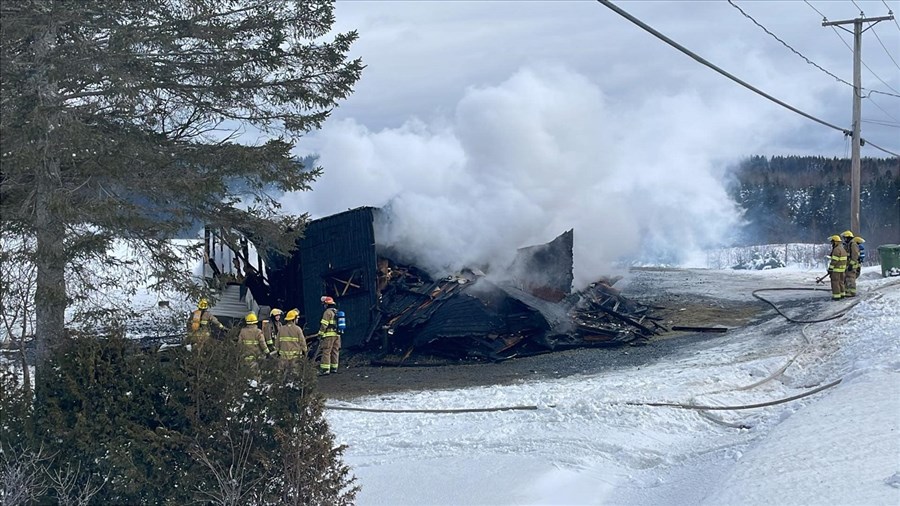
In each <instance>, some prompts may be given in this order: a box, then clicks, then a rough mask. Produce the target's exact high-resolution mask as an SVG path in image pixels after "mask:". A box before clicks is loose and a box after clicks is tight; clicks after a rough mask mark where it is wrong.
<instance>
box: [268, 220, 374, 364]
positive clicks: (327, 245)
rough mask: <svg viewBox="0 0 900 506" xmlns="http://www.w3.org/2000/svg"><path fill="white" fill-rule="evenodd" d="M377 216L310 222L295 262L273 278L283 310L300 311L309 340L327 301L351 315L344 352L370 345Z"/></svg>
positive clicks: (348, 316) (344, 341) (293, 260)
mask: <svg viewBox="0 0 900 506" xmlns="http://www.w3.org/2000/svg"><path fill="white" fill-rule="evenodd" d="M373 211H374V208H371V207H360V208H357V209H352V210H350V211H345V212H343V213H339V214H335V215H332V216H328V217H326V218H322V219H319V220H315V221H312V222H310V223H309V224H308V225H307V227H306V231H305V233H304V237H303V238H301V239H299V240H298V241H297V250H296V251H295V253H294V255H293V257H291V258H290V259H288V260H287V261H286V262H283V264H282V266H281V267H282V268H281V269H280V270H278V271H277V272H272V275H271V276H272V278H275V277H277V278H278V281H277V283H275V284H277V285H279V287H278V288H277V291H278V293H279V294H282V295H281V296H282V297H283V298H284V300H283V301H282V302H281V303H282V304H283V305H284V309H285V310H287V309H290V308H292V307H297V308H299V309H300V314H301V322H300V323H301V325H303V332H304V333H306V334H307V335H309V334H314V333H316V332H317V331H318V329H319V320H320V319H321V316H322V311H323V310H324V307H323V306H322V303H321V301H320V297H322V296H323V295H329V296H331V297H334V299H335V302H336V303H337V306H338V309H340V310H342V311H344V312H345V313H346V314H347V331H346V332H345V333H344V335H343V336H342V337H341V341H342V346H344V347H350V346H358V345H361V344H363V343H365V342H366V340H367V339H368V336H369V334H370V332H371V327H372V325H373V321H374V318H375V315H376V312H375V307H376V303H377V293H376V291H375V283H376V271H375V270H376V254H375V232H374V229H373V226H372V221H373ZM270 279H271V278H270Z"/></svg>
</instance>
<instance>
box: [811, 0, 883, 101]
mask: <svg viewBox="0 0 900 506" xmlns="http://www.w3.org/2000/svg"><path fill="white" fill-rule="evenodd" d="M883 1H884V0H882V2H883ZM803 3H805V4H806V5H808V6H809V8H810V9H812V10H814V11H816V13H817V14H818V15H819V16H822V23H825V22H827V21H828V18H827V17H826V16H825V15H824V14H822V11H820V10H819V9H816V7H815V6H814V5H813V4H811V3H809V1H808V0H803ZM885 5H887V4H885ZM892 14H893V13H892V12H891V11H890V9H889V10H888V15H892ZM894 23H897V20H896V19H894ZM897 26H898V28H900V25H897ZM831 29H832V30H833V31H834V33H835V35H837V37H838V39H840V40H841V42H843V43H844V45H845V46H847V49H849V50H850V51H853V48H852V47H850V44H847V41H846V40H844V38H843V37H841V34H840V32H838V31H837V28H835V27H834V26H832V27H831ZM862 64H863V66H864V67H866V70H868V71H869V72H871V73H872V75H873V76H875V77H876V78H877V79H878V80H879V81H881V82H882V83H884V85H885V86H887V87H888V88H890V89H892V90H894V88H892V87H891V85H889V84H887V83H885V82H884V79H882V78H881V77H879V76H878V74H876V73H875V72H873V71H872V69H870V68H869V66H868V65H866V62H862ZM867 91H868V92H869V93H868V94H872V93H877V94H879V95H887V96H889V97H897V98H900V92H897V90H894V91H895V92H897V94H894V93H888V92H886V91H880V90H867Z"/></svg>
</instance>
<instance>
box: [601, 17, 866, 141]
mask: <svg viewBox="0 0 900 506" xmlns="http://www.w3.org/2000/svg"><path fill="white" fill-rule="evenodd" d="M597 1H598V2H600V3H601V4H603V5H604V6H605V7H607V8H609V9H610V10H612V11H613V12H615V13H616V14H618V15H620V16H622V17H623V18H625V19H627V20H628V21H631V22H632V23H634V24H636V25H637V26H639V27H641V28H643V29H644V30H645V31H647V32H649V33H650V34H652V35H653V36H655V37H656V38H658V39H659V40H661V41H663V42H665V43H666V44H668V45H670V46H672V47H674V48H675V49H677V50H679V51H681V52H682V53H684V54H686V55H688V56H690V57H691V58H693V59H694V60H696V61H697V62H699V63H701V64H703V65H705V66H707V67H709V68H711V69H713V70H715V71H716V72H718V73H719V74H722V75H723V76H725V77H727V78H728V79H731V80H732V81H734V82H736V83H738V84H740V85H741V86H743V87H745V88H747V89H748V90H750V91H752V92H754V93H756V94H758V95H761V96H763V97H765V98H767V99H769V100H771V101H772V102H775V103H776V104H778V105H780V106H782V107H784V108H786V109H789V110H791V111H794V112H795V113H797V114H799V115H801V116H803V117H805V118H808V119H811V120H813V121H815V122H816V123H819V124H821V125H824V126H827V127H829V128H832V129H834V130H837V131H839V132H843V133H844V135H850V134H851V132H850V130H848V129H846V128H841V127H839V126H837V125H833V124H831V123H828V122H827V121H825V120H821V119H819V118H817V117H815V116H813V115H811V114H808V113H805V112H803V111H801V110H800V109H797V108H796V107H794V106H792V105H789V104H787V103H785V102H783V101H781V100H778V99H777V98H775V97H773V96H772V95H769V94H768V93H766V92H764V91H762V90H760V89H759V88H756V87H755V86H753V85H751V84H748V83H746V82H744V81H742V80H740V79H739V78H737V77H735V76H733V75H731V74H729V73H728V72H726V71H724V70H722V69H720V68H719V67H717V66H715V65H714V64H712V63H710V62H709V61H707V60H706V59H704V58H703V57H701V56H699V55H697V54H696V53H694V52H693V51H691V50H690V49H688V48H686V47H684V46H682V45H681V44H679V43H677V42H675V41H674V40H672V39H670V38H668V37H666V36H665V35H663V34H662V33H660V32H658V31H656V29H654V28H653V27H651V26H650V25H648V24H646V23H644V22H643V21H641V20H640V19H638V18H636V17H634V16H632V15H631V14H628V13H627V12H625V11H623V10H622V9H620V8H619V7H617V6H616V5H614V4H613V3H612V2H610V0H597Z"/></svg>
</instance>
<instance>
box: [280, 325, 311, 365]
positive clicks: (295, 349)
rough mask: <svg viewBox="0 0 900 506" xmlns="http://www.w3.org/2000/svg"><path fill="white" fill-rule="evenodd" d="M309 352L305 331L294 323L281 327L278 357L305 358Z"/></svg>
mask: <svg viewBox="0 0 900 506" xmlns="http://www.w3.org/2000/svg"><path fill="white" fill-rule="evenodd" d="M307 352H308V348H307V346H306V337H304V336H303V330H302V329H300V327H298V326H297V325H296V324H295V323H294V322H288V323H285V324H284V325H282V326H281V331H280V334H279V336H278V355H279V356H280V357H281V358H288V359H293V358H297V357H299V356H300V355H301V354H302V355H303V356H304V357H305V356H306V353H307Z"/></svg>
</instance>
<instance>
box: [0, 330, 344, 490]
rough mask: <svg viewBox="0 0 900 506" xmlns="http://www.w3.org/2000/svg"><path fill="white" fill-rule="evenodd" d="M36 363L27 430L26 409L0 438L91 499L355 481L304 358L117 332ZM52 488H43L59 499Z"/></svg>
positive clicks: (73, 342)
mask: <svg viewBox="0 0 900 506" xmlns="http://www.w3.org/2000/svg"><path fill="white" fill-rule="evenodd" d="M46 370H47V371H48V373H47V374H45V375H43V377H40V378H37V379H36V381H37V382H38V384H37V391H38V392H40V397H39V398H40V399H41V400H40V402H38V403H37V405H36V409H35V411H34V413H33V423H34V430H33V431H29V430H27V423H26V422H25V421H24V419H25V418H28V416H32V415H29V414H28V413H27V411H26V412H25V413H26V414H25V415H23V416H22V418H23V421H21V422H20V421H18V418H17V419H16V421H15V423H11V424H9V428H7V427H6V425H7V424H4V431H3V433H2V436H3V440H2V441H0V443H2V446H3V448H4V450H5V449H7V448H12V447H13V446H14V444H15V442H16V441H19V442H25V443H26V444H27V446H28V447H29V448H32V449H34V448H40V449H41V452H42V454H43V455H50V456H52V457H51V458H50V459H48V460H46V461H45V470H46V473H47V475H48V476H57V477H59V476H69V477H70V481H72V482H73V484H72V485H73V488H75V489H80V490H84V489H90V490H93V489H95V488H96V487H97V486H98V485H102V486H101V487H100V489H99V490H96V491H94V494H95V495H94V500H96V501H97V502H99V503H102V504H186V503H190V502H196V501H203V502H213V503H215V504H283V503H288V504H324V503H328V504H336V505H341V504H350V503H352V501H353V499H354V497H355V494H356V492H357V490H358V488H357V487H355V486H354V482H355V478H353V477H352V476H351V474H350V469H349V468H348V467H347V466H345V465H344V464H343V463H342V462H341V456H342V453H343V450H344V447H343V446H337V447H335V445H334V437H333V435H332V434H331V433H330V430H329V428H328V425H327V422H326V421H325V419H324V416H323V399H322V397H321V396H320V395H319V394H318V393H316V391H315V382H316V379H315V375H314V370H313V367H312V366H307V367H304V368H300V369H299V370H296V371H294V370H287V371H282V370H280V368H278V367H277V366H276V365H275V364H273V363H271V362H267V363H265V364H263V366H262V367H261V368H260V369H259V370H253V369H251V368H250V367H248V366H247V365H246V364H244V363H243V362H242V361H241V359H240V357H239V354H238V350H237V349H236V346H235V345H234V344H233V340H232V341H228V342H220V341H211V342H210V343H208V344H207V345H206V346H204V347H202V348H201V349H195V350H194V351H187V350H184V349H182V348H177V349H173V350H168V351H165V352H159V353H155V352H151V353H142V352H140V351H139V350H137V349H136V347H135V346H134V345H133V344H132V343H131V342H130V341H128V340H126V339H122V338H120V337H111V338H100V339H98V338H93V337H86V336H80V337H75V338H72V339H69V340H67V341H66V342H64V343H62V344H61V345H60V346H58V347H57V348H56V349H55V350H54V351H53V353H52V357H51V361H50V367H48V368H47V369H46ZM3 407H4V408H5V407H6V406H3ZM17 409H19V408H17ZM4 412H6V411H5V410H4ZM15 412H17V413H18V412H21V409H19V411H15ZM17 433H19V434H17ZM73 469H74V470H77V472H72V470H73ZM57 489H58V487H57ZM57 489H54V487H50V491H48V492H47V494H46V496H47V497H45V498H46V499H47V500H50V501H55V502H63V501H61V499H62V498H61V497H59V492H58V490H57ZM54 494H55V495H56V497H52V496H54Z"/></svg>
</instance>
